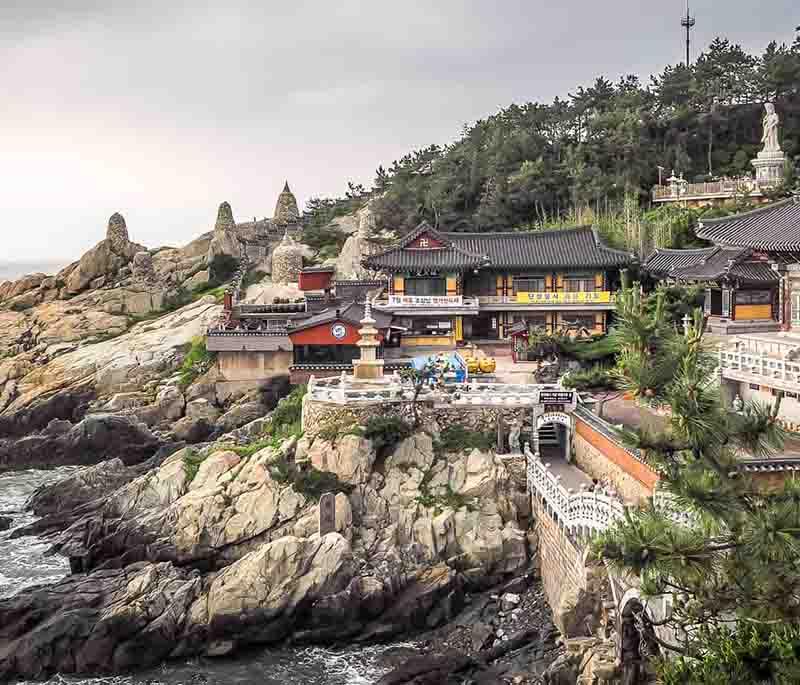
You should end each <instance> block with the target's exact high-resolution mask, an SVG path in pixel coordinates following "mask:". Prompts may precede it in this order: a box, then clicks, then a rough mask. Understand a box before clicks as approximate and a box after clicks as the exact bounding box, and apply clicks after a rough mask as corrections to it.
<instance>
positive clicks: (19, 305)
mask: <svg viewBox="0 0 800 685" xmlns="http://www.w3.org/2000/svg"><path fill="white" fill-rule="evenodd" d="M10 309H11V311H12V312H25V311H27V310H29V309H33V305H32V304H31V303H29V302H12V303H11V307H10Z"/></svg>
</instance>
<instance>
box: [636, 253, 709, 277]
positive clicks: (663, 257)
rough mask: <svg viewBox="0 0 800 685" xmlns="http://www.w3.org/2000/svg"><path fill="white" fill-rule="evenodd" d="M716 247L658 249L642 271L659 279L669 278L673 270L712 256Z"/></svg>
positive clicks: (646, 261) (651, 255)
mask: <svg viewBox="0 0 800 685" xmlns="http://www.w3.org/2000/svg"><path fill="white" fill-rule="evenodd" d="M716 249H717V248H716V247H702V248H699V249H696V250H671V249H668V248H665V247H657V248H656V249H655V250H653V251H652V252H651V253H650V255H649V256H648V257H647V259H645V260H644V263H643V264H642V269H644V270H645V271H647V272H648V273H650V274H652V275H653V276H657V277H664V276H669V275H671V274H672V272H673V270H676V269H682V268H684V267H687V266H692V265H693V264H697V263H698V262H701V261H703V259H706V258H707V257H708V256H709V255H711V254H712V253H713V252H714V251H715V250H716Z"/></svg>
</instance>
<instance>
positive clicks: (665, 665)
mask: <svg viewBox="0 0 800 685" xmlns="http://www.w3.org/2000/svg"><path fill="white" fill-rule="evenodd" d="M698 638H699V640H701V641H702V642H703V643H704V644H705V645H706V648H705V650H704V652H703V655H702V656H701V657H700V658H697V659H687V658H686V657H678V658H673V659H665V660H662V661H661V662H660V663H659V664H658V671H659V675H660V677H661V682H663V683H664V685H729V684H730V683H771V684H774V685H793V684H794V683H798V682H800V626H797V625H779V626H773V625H764V624H760V623H750V624H745V625H743V626H742V627H741V628H739V630H737V631H735V632H734V631H731V630H730V629H728V628H724V627H723V628H719V629H708V628H701V629H700V633H699V634H698Z"/></svg>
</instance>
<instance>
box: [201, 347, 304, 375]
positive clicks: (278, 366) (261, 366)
mask: <svg viewBox="0 0 800 685" xmlns="http://www.w3.org/2000/svg"><path fill="white" fill-rule="evenodd" d="M217 359H218V363H219V371H220V374H221V375H222V377H223V378H224V379H225V380H226V381H259V380H264V379H266V378H270V377H272V376H276V375H286V374H288V373H289V366H291V364H292V361H293V358H292V353H291V352H285V351H282V350H278V351H276V352H219V353H218V357H217Z"/></svg>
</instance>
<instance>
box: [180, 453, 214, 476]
mask: <svg viewBox="0 0 800 685" xmlns="http://www.w3.org/2000/svg"><path fill="white" fill-rule="evenodd" d="M207 457H208V454H202V453H200V452H195V451H194V450H190V451H189V452H188V453H187V454H185V455H184V457H183V472H184V473H185V474H186V480H187V482H189V483H191V482H192V481H193V480H194V479H195V477H196V476H197V472H198V471H199V470H200V464H202V463H203V462H204V461H205V460H206V458H207Z"/></svg>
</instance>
